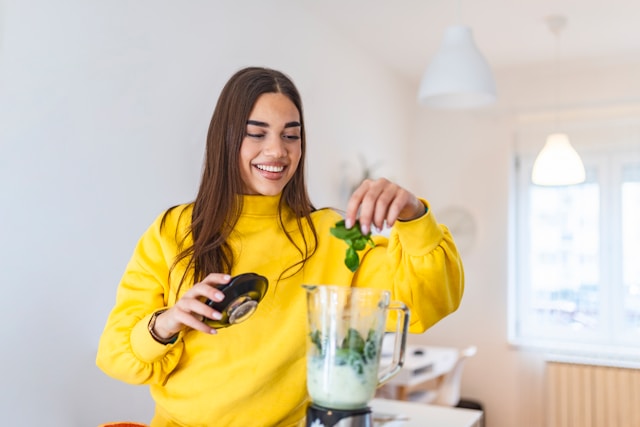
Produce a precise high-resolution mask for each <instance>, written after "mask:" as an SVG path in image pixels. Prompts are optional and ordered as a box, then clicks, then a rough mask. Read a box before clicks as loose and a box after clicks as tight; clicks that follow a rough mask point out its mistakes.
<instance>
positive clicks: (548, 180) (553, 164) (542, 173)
mask: <svg viewBox="0 0 640 427" xmlns="http://www.w3.org/2000/svg"><path fill="white" fill-rule="evenodd" d="M584 180H585V171H584V165H583V164H582V159H580V156H579V155H578V153H577V152H576V150H575V149H574V148H573V147H572V146H571V143H570V142H569V137H568V136H567V135H566V134H564V133H553V134H551V135H549V136H548V137H547V142H546V143H545V144H544V147H543V148H542V150H541V151H540V153H539V154H538V157H537V158H536V161H535V162H534V164H533V172H532V173H531V181H533V183H534V184H538V185H571V184H580V183H581V182H584Z"/></svg>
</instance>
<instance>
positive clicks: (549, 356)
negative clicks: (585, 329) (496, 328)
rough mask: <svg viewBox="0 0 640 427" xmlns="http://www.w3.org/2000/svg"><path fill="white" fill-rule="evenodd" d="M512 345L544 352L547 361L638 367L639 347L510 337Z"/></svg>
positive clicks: (639, 365) (639, 361) (639, 364)
mask: <svg viewBox="0 0 640 427" xmlns="http://www.w3.org/2000/svg"><path fill="white" fill-rule="evenodd" d="M509 343H510V345H512V346H513V347H516V348H519V349H523V350H530V351H534V352H538V353H542V354H544V359H545V361H547V362H562V363H573V364H579V365H595V366H607V367H612V368H629V369H640V348H638V347H623V346H612V345H604V344H602V345H597V344H571V343H559V342H556V341H543V340H529V339H510V340H509Z"/></svg>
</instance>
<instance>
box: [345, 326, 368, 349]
mask: <svg viewBox="0 0 640 427" xmlns="http://www.w3.org/2000/svg"><path fill="white" fill-rule="evenodd" d="M342 348H348V349H350V350H353V351H356V352H358V353H362V352H363V351H364V339H363V338H362V336H361V335H360V333H359V332H358V331H357V330H355V329H353V328H349V330H348V331H347V336H346V337H344V340H343V341H342Z"/></svg>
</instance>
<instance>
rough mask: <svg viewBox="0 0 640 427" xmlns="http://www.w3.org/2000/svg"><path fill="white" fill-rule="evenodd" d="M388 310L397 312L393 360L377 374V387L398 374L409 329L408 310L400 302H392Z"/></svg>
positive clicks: (402, 361)
mask: <svg viewBox="0 0 640 427" xmlns="http://www.w3.org/2000/svg"><path fill="white" fill-rule="evenodd" d="M387 309H388V310H397V311H398V313H399V315H398V317H397V318H396V328H395V331H394V333H395V340H394V342H393V359H392V361H391V364H390V365H389V366H385V367H384V368H383V369H381V370H380V372H379V373H378V387H379V386H381V385H383V384H384V383H386V382H387V381H389V380H390V379H391V378H392V377H393V376H394V375H396V374H397V373H398V372H400V369H401V368H402V365H403V364H404V353H405V346H406V344H407V331H408V329H409V308H408V307H407V306H406V305H404V304H403V303H401V302H398V301H392V302H391V303H390V304H389V307H387Z"/></svg>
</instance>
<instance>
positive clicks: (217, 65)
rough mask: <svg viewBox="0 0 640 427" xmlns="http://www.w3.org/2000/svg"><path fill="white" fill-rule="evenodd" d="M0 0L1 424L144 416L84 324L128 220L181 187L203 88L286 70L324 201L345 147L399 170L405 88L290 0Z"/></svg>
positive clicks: (338, 198) (188, 170)
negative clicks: (239, 73)
mask: <svg viewBox="0 0 640 427" xmlns="http://www.w3.org/2000/svg"><path fill="white" fill-rule="evenodd" d="M0 10H2V12H3V14H2V17H3V19H2V20H1V21H0V23H2V24H1V25H2V27H0V29H1V30H2V31H0V40H1V41H2V43H3V45H2V50H1V51H0V52H1V56H0V124H1V126H0V143H1V146H0V148H1V151H0V197H1V202H0V217H1V220H0V242H2V245H0V263H1V272H0V281H1V284H0V289H1V290H2V298H0V324H2V325H4V328H3V330H4V334H3V337H2V351H0V381H1V383H2V387H1V388H0V390H1V391H0V393H1V395H0V413H2V424H3V425H15V426H18V425H19V426H36V425H48V426H61V427H62V426H64V427H71V426H78V427H86V426H93V425H97V424H99V423H101V422H105V421H110V420H117V419H129V420H139V421H146V422H148V421H149V416H150V415H149V414H150V413H151V408H152V405H151V402H150V399H149V398H148V395H147V389H146V388H145V387H134V386H129V385H125V384H121V383H119V382H117V381H115V380H112V379H110V378H108V377H106V376H105V375H104V374H103V373H102V372H100V371H99V370H98V369H97V368H96V367H95V364H94V359H95V351H96V348H97V341H98V337H99V335H100V333H101V330H102V327H103V325H104V321H105V320H106V316H107V314H108V311H109V309H110V308H111V306H112V304H113V302H114V298H115V287H116V285H117V283H118V281H119V278H120V275H121V274H122V271H123V269H124V267H125V264H126V262H127V260H128V258H129V256H130V254H131V251H132V249H133V246H134V244H135V242H136V240H137V238H138V237H139V236H140V234H141V233H142V232H143V230H144V229H145V228H146V227H147V226H148V225H149V223H150V222H151V221H152V220H153V218H154V217H155V216H156V215H157V214H159V213H160V211H161V210H162V209H164V208H167V207H169V206H170V205H172V204H176V203H181V202H184V201H188V200H191V199H192V198H193V196H194V194H195V192H196V189H197V183H198V179H199V173H200V167H201V156H202V152H203V146H204V138H205V135H206V131H207V126H208V121H209V118H210V116H211V112H212V110H213V107H214V104H215V101H216V98H217V95H218V92H219V90H220V89H221V87H222V85H223V84H224V82H225V81H226V79H227V78H228V77H230V75H231V74H232V73H233V72H234V71H236V70H237V69H239V68H240V67H243V66H247V65H265V66H270V67H274V68H278V69H281V70H283V71H285V72H286V73H288V74H289V75H291V76H292V77H293V79H294V80H295V81H296V83H297V84H298V87H299V89H300V91H301V93H302V95H303V100H304V102H305V109H306V119H307V125H308V129H307V131H308V137H309V145H310V146H309V158H310V160H309V162H308V166H309V169H308V171H309V181H310V190H311V192H312V197H313V200H314V202H315V203H316V205H318V206H324V205H334V206H336V205H337V206H341V203H342V194H341V179H342V178H341V177H342V176H343V175H344V174H345V165H347V164H352V167H357V166H358V163H357V162H355V161H354V160H353V158H354V157H355V156H356V155H357V154H358V153H363V154H364V155H365V156H366V157H367V159H368V161H369V162H370V163H374V162H377V161H378V160H384V164H383V165H382V166H381V167H380V170H379V172H380V173H385V174H390V175H395V176H394V178H396V179H397V180H399V181H400V183H403V182H404V181H406V180H407V175H406V172H405V169H404V168H403V167H401V165H402V164H403V162H404V161H405V158H404V157H403V156H404V153H405V152H406V150H405V147H404V146H405V144H406V143H407V141H408V139H409V137H410V125H411V123H412V122H411V119H412V114H413V112H414V111H413V103H412V100H413V94H412V93H411V88H409V87H407V86H406V85H405V84H404V83H403V82H401V81H399V80H397V79H396V77H395V76H394V75H393V74H391V72H389V71H388V70H387V69H385V68H384V67H383V66H381V65H380V64H378V63H376V62H374V61H372V60H371V59H370V58H368V57H367V56H366V55H364V54H363V53H361V52H360V51H359V50H358V49H357V48H355V47H354V46H352V45H351V44H350V43H349V41H347V40H344V39H342V38H340V37H339V36H338V35H335V34H334V33H332V32H331V31H330V29H328V28H326V27H325V26H324V25H323V24H322V23H321V22H318V21H317V20H316V19H315V18H314V17H313V16H310V15H309V14H307V13H306V12H305V11H304V10H303V9H301V8H300V6H298V3H297V2H295V1H271V2H262V1H246V0H245V1H243V0H225V1H215V2H212V1H208V0H190V1H188V2H175V1H167V0H164V1H162V0H160V1H151V0H140V1H135V2H127V1H123V0H113V1H109V2H103V1H87V0H64V1H56V2H51V1H47V0H31V1H23V0H5V1H4V5H3V7H2V8H0ZM407 100H409V101H407ZM349 162H351V163H349Z"/></svg>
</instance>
